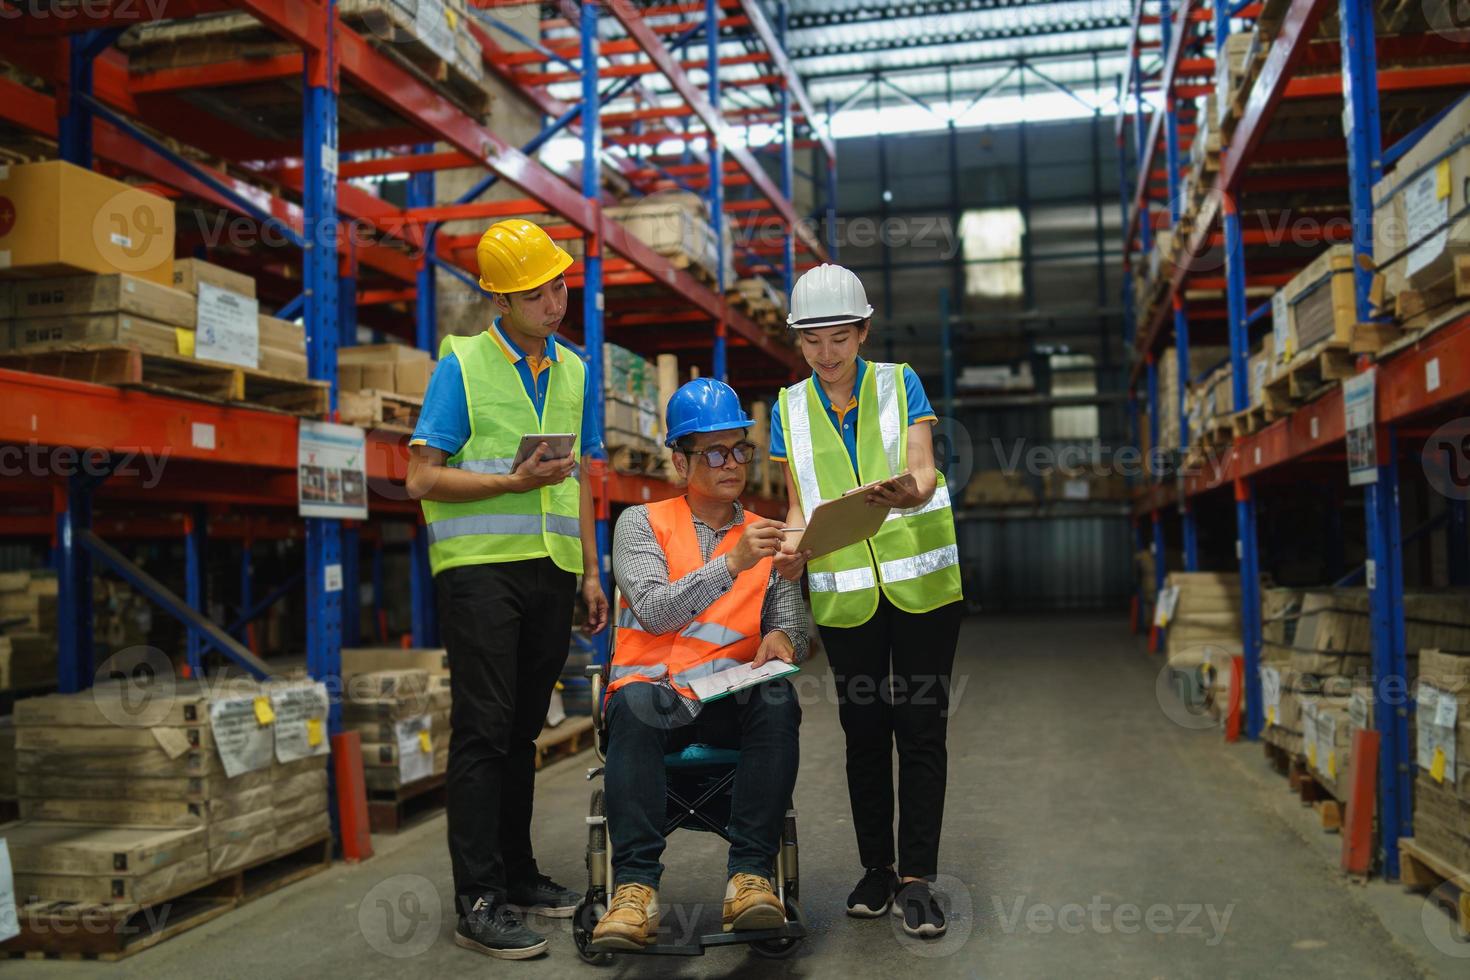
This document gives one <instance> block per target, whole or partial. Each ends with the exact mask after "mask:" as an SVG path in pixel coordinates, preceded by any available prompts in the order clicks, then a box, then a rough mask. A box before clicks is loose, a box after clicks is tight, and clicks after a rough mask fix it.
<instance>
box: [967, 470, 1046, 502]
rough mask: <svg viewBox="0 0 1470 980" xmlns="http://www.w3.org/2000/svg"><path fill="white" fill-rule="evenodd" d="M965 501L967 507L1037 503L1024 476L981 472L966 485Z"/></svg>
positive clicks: (995, 471)
mask: <svg viewBox="0 0 1470 980" xmlns="http://www.w3.org/2000/svg"><path fill="white" fill-rule="evenodd" d="M964 501H965V506H967V507H977V506H981V505H984V504H991V505H998V506H1003V505H1012V506H1014V505H1025V504H1034V503H1036V494H1035V492H1034V491H1032V489H1031V488H1030V487H1029V486H1027V484H1026V477H1025V475H1024V474H1021V473H1007V472H1006V471H1005V470H980V471H979V472H977V473H975V474H974V475H972V476H971V477H970V482H969V483H967V484H965V496H964Z"/></svg>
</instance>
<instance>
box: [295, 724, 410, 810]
mask: <svg viewBox="0 0 1470 980" xmlns="http://www.w3.org/2000/svg"><path fill="white" fill-rule="evenodd" d="M390 731H391V729H390ZM270 790H271V806H274V807H283V806H285V805H286V804H288V803H290V802H291V801H293V800H300V799H317V800H320V801H321V805H322V806H326V805H327V771H326V770H325V769H317V770H314V771H312V772H303V773H299V774H297V775H295V776H291V777H288V778H286V779H277V780H275V781H273V782H272V783H271V787H270ZM279 822H280V821H279V820H278V821H277V823H279Z"/></svg>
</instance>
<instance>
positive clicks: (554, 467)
mask: <svg viewBox="0 0 1470 980" xmlns="http://www.w3.org/2000/svg"><path fill="white" fill-rule="evenodd" d="M550 448H551V447H550V446H548V445H547V444H546V443H544V442H543V443H540V444H539V445H537V446H536V449H535V451H534V452H532V453H531V455H529V456H527V457H526V458H525V459H523V460H521V465H520V466H517V467H516V469H515V473H513V474H512V476H513V477H515V480H516V484H517V486H518V487H519V489H518V490H517V491H516V492H517V493H526V492H527V491H530V490H540V489H541V488H542V487H549V486H554V485H555V484H558V483H560V482H561V481H563V480H565V479H566V478H567V477H569V476H571V475H572V467H574V466H576V465H577V457H575V456H563V457H562V458H561V459H542V458H541V454H542V453H544V452H547V451H548V450H550Z"/></svg>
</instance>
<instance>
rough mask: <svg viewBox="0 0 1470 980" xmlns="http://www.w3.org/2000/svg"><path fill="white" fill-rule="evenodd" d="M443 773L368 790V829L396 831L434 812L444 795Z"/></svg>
mask: <svg viewBox="0 0 1470 980" xmlns="http://www.w3.org/2000/svg"><path fill="white" fill-rule="evenodd" d="M446 777H447V774H446V773H442V772H441V773H438V774H436V775H433V776H429V777H427V778H425V779H417V780H414V781H413V782H411V783H409V784H408V785H406V786H400V787H398V788H397V789H394V790H374V789H370V790H368V829H369V830H371V831H372V832H373V833H375V834H396V833H398V831H400V830H402V829H403V828H405V827H408V826H411V825H412V824H415V823H419V822H421V821H423V820H426V819H428V818H429V817H430V816H432V815H433V814H435V813H438V812H439V811H440V810H442V809H444V804H445V802H446V800H447V799H448V789H447V787H446V786H445V780H446Z"/></svg>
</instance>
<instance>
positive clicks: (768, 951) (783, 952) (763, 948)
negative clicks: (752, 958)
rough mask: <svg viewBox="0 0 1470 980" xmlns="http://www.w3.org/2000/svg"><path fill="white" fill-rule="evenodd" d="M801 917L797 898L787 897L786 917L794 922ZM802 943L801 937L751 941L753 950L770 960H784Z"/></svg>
mask: <svg viewBox="0 0 1470 980" xmlns="http://www.w3.org/2000/svg"><path fill="white" fill-rule="evenodd" d="M800 917H801V909H800V908H799V907H798V906H797V904H796V900H795V899H794V898H792V897H791V896H787V899H786V919H787V921H790V922H794V921H796V920H797V919H799V918H800ZM800 944H801V940H800V939H799V938H793V939H765V940H762V941H760V942H758V943H751V944H750V948H751V950H752V951H753V952H754V953H755V954H756V955H757V956H761V957H764V958H766V959H768V960H784V959H786V957H788V956H790V955H791V954H792V953H794V952H796V947H797V946H798V945H800Z"/></svg>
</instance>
